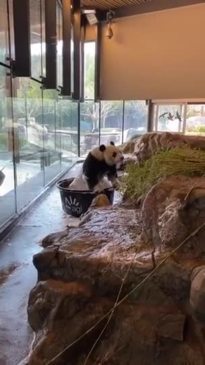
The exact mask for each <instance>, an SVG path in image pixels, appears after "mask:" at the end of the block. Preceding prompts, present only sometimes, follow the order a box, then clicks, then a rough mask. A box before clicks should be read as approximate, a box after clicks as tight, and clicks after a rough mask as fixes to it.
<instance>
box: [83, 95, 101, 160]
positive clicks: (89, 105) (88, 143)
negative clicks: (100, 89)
mask: <svg viewBox="0 0 205 365" xmlns="http://www.w3.org/2000/svg"><path fill="white" fill-rule="evenodd" d="M99 137H100V132H99V104H98V103H94V102H92V101H86V102H85V103H81V104H80V155H81V156H85V155H86V154H87V153H88V152H89V151H90V150H91V149H92V148H95V147H97V146H99Z"/></svg>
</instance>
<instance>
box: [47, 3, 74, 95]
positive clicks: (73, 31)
mask: <svg viewBox="0 0 205 365" xmlns="http://www.w3.org/2000/svg"><path fill="white" fill-rule="evenodd" d="M49 1H50V0H49ZM73 38H74V91H73V99H74V100H79V99H80V97H81V90H80V84H81V81H80V80H81V52H80V45H81V12H80V0H75V1H74V3H73Z"/></svg>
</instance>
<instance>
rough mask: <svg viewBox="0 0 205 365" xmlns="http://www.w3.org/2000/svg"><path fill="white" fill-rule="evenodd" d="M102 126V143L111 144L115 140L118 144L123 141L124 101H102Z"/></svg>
mask: <svg viewBox="0 0 205 365" xmlns="http://www.w3.org/2000/svg"><path fill="white" fill-rule="evenodd" d="M100 122H101V126H100V127H101V128H100V144H102V143H103V144H109V143H110V142H111V141H113V142H114V143H115V144H116V145H120V144H121V143H122V122H123V102H122V101H102V102H101V117H100Z"/></svg>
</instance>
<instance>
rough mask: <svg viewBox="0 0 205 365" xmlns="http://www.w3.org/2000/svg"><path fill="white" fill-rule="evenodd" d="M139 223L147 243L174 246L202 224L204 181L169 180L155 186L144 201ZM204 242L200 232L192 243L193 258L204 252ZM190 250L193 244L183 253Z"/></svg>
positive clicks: (203, 218) (204, 197)
mask: <svg viewBox="0 0 205 365" xmlns="http://www.w3.org/2000/svg"><path fill="white" fill-rule="evenodd" d="M194 187H196V189H195V188H194ZM142 221H143V233H144V237H145V239H146V240H147V241H148V242H152V243H153V244H154V246H155V247H160V246H161V247H163V246H169V247H170V246H171V247H175V246H177V245H178V244H179V243H180V242H182V241H183V240H184V239H185V238H186V237H187V236H188V235H189V234H190V233H191V232H193V231H194V230H195V229H196V228H197V227H199V226H200V225H201V224H203V222H205V178H204V177H193V178H190V177H184V176H171V177H169V178H167V179H164V180H162V181H161V182H159V183H157V184H156V185H155V186H153V187H152V188H151V190H150V191H149V192H148V194H147V195H146V197H145V199H144V201H143V205H142ZM204 238H205V229H202V230H201V232H200V233H199V234H198V235H197V242H195V243H194V250H195V255H199V254H201V253H202V252H204V251H205V247H204V244H203V241H204ZM192 246H193V240H192V241H189V242H188V243H187V245H185V249H189V248H190V249H191V247H192Z"/></svg>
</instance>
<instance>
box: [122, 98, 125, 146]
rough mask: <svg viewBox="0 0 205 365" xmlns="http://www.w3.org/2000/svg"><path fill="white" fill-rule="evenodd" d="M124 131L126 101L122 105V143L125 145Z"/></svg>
mask: <svg viewBox="0 0 205 365" xmlns="http://www.w3.org/2000/svg"><path fill="white" fill-rule="evenodd" d="M124 129H125V101H124V100H123V104H122V143H124Z"/></svg>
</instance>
